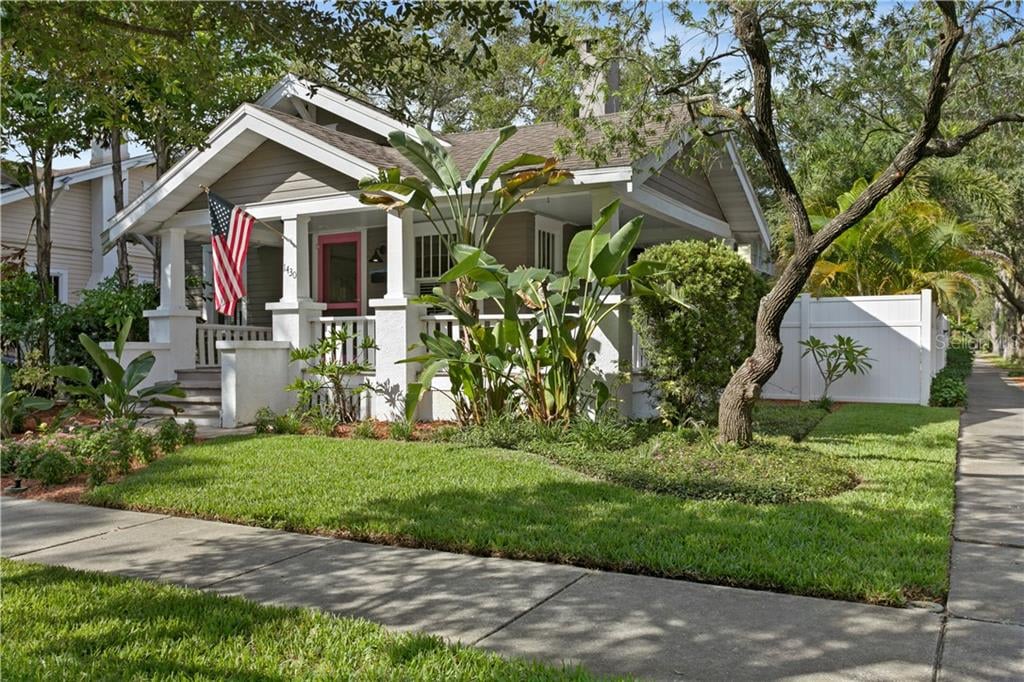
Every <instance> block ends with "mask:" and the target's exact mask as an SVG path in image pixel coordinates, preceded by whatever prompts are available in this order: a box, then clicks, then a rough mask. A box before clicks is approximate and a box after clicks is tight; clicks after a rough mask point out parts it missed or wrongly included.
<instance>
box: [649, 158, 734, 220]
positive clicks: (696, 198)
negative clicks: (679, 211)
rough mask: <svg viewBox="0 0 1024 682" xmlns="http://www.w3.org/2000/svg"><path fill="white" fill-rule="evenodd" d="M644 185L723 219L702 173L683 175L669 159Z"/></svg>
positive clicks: (712, 192)
mask: <svg viewBox="0 0 1024 682" xmlns="http://www.w3.org/2000/svg"><path fill="white" fill-rule="evenodd" d="M644 186H645V187H647V188H649V189H653V190H654V191H656V192H659V193H661V194H664V195H666V196H668V197H671V198H673V199H675V200H676V201H681V202H682V203H684V204H686V205H688V206H692V207H693V208H695V209H697V210H698V211H701V212H702V213H707V214H708V215H710V216H714V217H715V218H718V219H719V220H724V219H725V216H724V215H723V214H722V208H721V207H720V206H719V205H718V200H717V199H716V198H715V192H714V190H712V189H711V185H710V184H709V183H708V179H707V177H705V175H704V174H703V173H700V172H697V173H692V174H690V175H683V174H682V173H681V172H680V171H679V169H678V168H676V167H675V165H674V162H672V161H669V163H668V164H666V165H665V167H664V168H662V169H661V170H660V171H658V173H657V174H655V175H652V176H651V177H650V178H648V179H647V181H646V182H645V183H644Z"/></svg>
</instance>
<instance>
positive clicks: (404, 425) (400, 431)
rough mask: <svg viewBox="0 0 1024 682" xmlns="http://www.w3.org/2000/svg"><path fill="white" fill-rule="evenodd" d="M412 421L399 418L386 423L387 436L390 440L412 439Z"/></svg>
mask: <svg viewBox="0 0 1024 682" xmlns="http://www.w3.org/2000/svg"><path fill="white" fill-rule="evenodd" d="M412 431H413V428H412V422H407V421H405V420H402V419H399V420H397V421H393V422H391V423H389V424H388V438H390V439H391V440H412Z"/></svg>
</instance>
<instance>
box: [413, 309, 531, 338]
mask: <svg viewBox="0 0 1024 682" xmlns="http://www.w3.org/2000/svg"><path fill="white" fill-rule="evenodd" d="M532 318H533V315H532V314H530V313H523V314H521V315H520V316H519V319H520V320H529V319H532ZM420 319H421V320H422V321H423V330H424V331H425V332H426V333H427V334H430V335H433V334H435V333H436V332H440V333H441V334H442V335H444V336H449V337H451V338H453V339H455V340H458V339H460V338H462V325H460V324H459V321H458V319H456V317H455V316H454V315H424V316H423V317H421V318H420ZM504 319H505V316H504V315H501V314H487V315H481V316H480V321H481V322H482V323H483V324H484V326H485V327H493V326H495V325H496V324H498V323H499V322H501V321H502V320H504ZM532 335H533V338H534V340H539V339H541V338H543V333H542V330H541V328H540V327H539V326H538V327H534V329H533V331H532Z"/></svg>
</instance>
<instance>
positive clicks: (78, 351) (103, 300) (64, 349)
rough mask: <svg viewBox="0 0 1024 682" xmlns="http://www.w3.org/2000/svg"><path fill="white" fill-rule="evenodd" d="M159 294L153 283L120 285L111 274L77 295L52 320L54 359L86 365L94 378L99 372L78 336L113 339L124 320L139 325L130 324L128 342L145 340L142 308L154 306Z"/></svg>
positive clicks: (102, 339) (146, 332) (147, 334)
mask: <svg viewBox="0 0 1024 682" xmlns="http://www.w3.org/2000/svg"><path fill="white" fill-rule="evenodd" d="M158 303H159V295H158V292H157V288H156V286H155V285H154V284H152V283H149V282H142V283H139V284H132V285H130V286H128V287H122V286H121V285H120V284H119V283H118V281H117V277H115V276H111V277H108V278H107V279H105V280H103V281H101V282H100V283H99V284H98V285H96V288H95V289H86V290H85V291H82V292H81V294H79V303H78V305H76V306H61V308H60V312H59V313H58V314H57V315H56V317H55V319H54V323H53V335H54V345H55V348H56V358H55V360H56V361H57V362H59V363H61V364H68V365H72V364H73V365H86V366H87V367H90V369H91V370H92V371H93V372H94V379H97V380H98V379H99V378H100V375H99V374H98V373H95V369H93V368H91V366H90V365H89V362H88V361H89V355H88V354H87V353H86V351H85V349H84V348H82V346H81V345H80V344H79V343H78V337H79V335H81V334H85V335H86V336H88V337H89V338H92V339H96V340H97V341H113V340H114V339H115V338H117V333H118V329H119V327H120V325H121V323H122V321H123V320H124V319H126V318H127V319H131V320H134V321H136V322H139V323H140V324H135V325H133V327H132V330H131V333H130V335H129V336H128V340H129V341H148V340H149V329H148V327H147V325H145V324H141V322H142V320H143V317H142V311H143V310H148V309H151V308H155V307H156V306H157V304H158Z"/></svg>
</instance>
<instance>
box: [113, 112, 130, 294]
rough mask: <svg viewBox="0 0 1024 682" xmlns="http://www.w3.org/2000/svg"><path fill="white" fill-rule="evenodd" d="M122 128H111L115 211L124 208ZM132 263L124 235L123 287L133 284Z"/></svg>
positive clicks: (120, 267) (119, 249)
mask: <svg viewBox="0 0 1024 682" xmlns="http://www.w3.org/2000/svg"><path fill="white" fill-rule="evenodd" d="M121 139H122V138H121V129H120V128H111V129H110V170H111V173H112V175H113V183H114V212H115V213H120V212H121V211H122V210H123V209H124V171H123V167H122V163H121V161H122V159H121ZM131 272H132V271H131V265H130V264H129V263H128V242H127V241H126V240H125V238H124V237H120V238H119V239H118V240H117V283H118V284H120V285H121V286H122V287H127V286H129V285H131V281H132V274H131Z"/></svg>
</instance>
